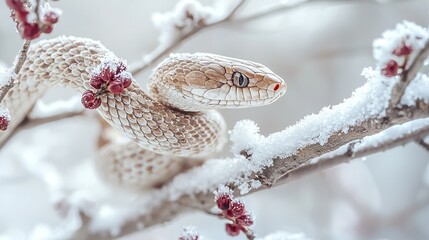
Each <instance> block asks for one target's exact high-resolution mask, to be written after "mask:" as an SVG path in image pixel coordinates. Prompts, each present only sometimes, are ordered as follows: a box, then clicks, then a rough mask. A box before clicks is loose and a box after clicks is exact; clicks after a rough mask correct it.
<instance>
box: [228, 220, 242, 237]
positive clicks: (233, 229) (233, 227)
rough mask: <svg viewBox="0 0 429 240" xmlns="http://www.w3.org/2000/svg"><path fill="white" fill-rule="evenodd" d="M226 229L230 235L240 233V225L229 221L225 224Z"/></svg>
mask: <svg viewBox="0 0 429 240" xmlns="http://www.w3.org/2000/svg"><path fill="white" fill-rule="evenodd" d="M225 230H226V233H228V235H229V236H232V237H234V236H237V235H238V234H240V226H239V225H237V224H233V223H227V224H226V225H225Z"/></svg>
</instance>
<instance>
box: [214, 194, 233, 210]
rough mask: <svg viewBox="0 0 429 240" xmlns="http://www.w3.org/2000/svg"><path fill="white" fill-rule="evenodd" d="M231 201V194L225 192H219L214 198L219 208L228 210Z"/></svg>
mask: <svg viewBox="0 0 429 240" xmlns="http://www.w3.org/2000/svg"><path fill="white" fill-rule="evenodd" d="M231 201H232V200H231V196H230V195H229V194H225V193H223V194H220V195H219V196H217V198H216V204H217V207H218V208H219V209H220V210H228V209H229V205H230V203H231Z"/></svg>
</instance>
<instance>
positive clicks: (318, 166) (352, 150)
mask: <svg viewBox="0 0 429 240" xmlns="http://www.w3.org/2000/svg"><path fill="white" fill-rule="evenodd" d="M424 120H429V119H424ZM416 121H421V120H416ZM427 122H428V121H426V123H427ZM409 123H412V122H409ZM404 125H405V126H397V127H402V128H404V129H406V128H409V126H406V124H404ZM386 131H389V130H386ZM427 134H429V125H423V126H422V127H420V128H418V129H415V130H414V131H411V132H409V133H406V134H404V135H402V136H401V137H399V138H391V139H388V140H383V142H382V143H381V144H380V145H369V144H366V145H363V146H362V145H361V146H362V147H359V145H360V144H362V141H357V142H352V143H350V144H347V145H346V146H343V147H341V148H340V149H339V150H342V151H340V152H339V153H338V154H328V156H321V157H319V158H317V159H314V160H313V161H311V162H310V163H309V164H306V165H303V166H301V167H299V168H296V169H293V170H291V171H289V172H288V173H286V174H285V175H284V176H283V177H282V178H281V179H279V181H278V182H277V184H284V183H286V182H290V181H293V180H295V179H298V178H300V177H302V176H307V175H309V174H312V173H315V172H320V171H322V170H325V169H327V168H330V167H333V166H337V165H339V164H342V163H347V162H349V161H351V160H353V159H356V158H360V157H365V156H367V155H370V154H374V153H377V152H382V151H386V150H388V149H391V148H394V147H397V146H401V145H404V144H406V143H409V142H412V141H414V140H415V139H419V138H421V137H423V136H426V135H427ZM377 137H378V136H377V135H374V136H372V138H377ZM370 139H371V137H370V138H369V140H370ZM367 140H368V139H367Z"/></svg>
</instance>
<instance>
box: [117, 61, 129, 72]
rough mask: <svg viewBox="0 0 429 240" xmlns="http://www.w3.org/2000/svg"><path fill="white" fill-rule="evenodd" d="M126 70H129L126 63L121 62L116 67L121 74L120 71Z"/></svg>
mask: <svg viewBox="0 0 429 240" xmlns="http://www.w3.org/2000/svg"><path fill="white" fill-rule="evenodd" d="M126 70H127V67H126V66H125V65H124V63H123V62H119V63H118V67H117V68H116V74H119V73H121V72H123V71H126Z"/></svg>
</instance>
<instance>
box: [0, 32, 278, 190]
mask: <svg viewBox="0 0 429 240" xmlns="http://www.w3.org/2000/svg"><path fill="white" fill-rule="evenodd" d="M112 57H114V55H113V54H112V53H111V52H110V51H109V50H107V49H106V48H105V47H104V46H103V45H101V44H100V43H99V42H96V41H93V40H89V39H82V38H75V37H60V38H55V39H52V40H47V41H40V42H38V43H36V44H34V45H33V46H32V47H31V48H30V50H29V52H28V57H27V60H26V62H25V64H24V65H23V67H22V69H21V72H20V74H19V75H18V77H17V79H16V84H15V86H14V87H13V89H11V90H10V91H9V92H8V94H7V96H6V98H5V99H4V101H3V103H2V105H5V106H6V107H7V108H8V109H9V110H10V113H11V116H12V123H11V125H10V126H9V129H8V130H7V131H6V132H3V133H0V143H1V142H3V141H4V140H5V139H6V137H7V136H8V135H9V134H10V132H11V131H12V130H13V129H14V128H16V127H17V125H18V124H19V123H20V122H21V121H22V120H23V119H24V118H25V116H26V115H27V114H28V112H29V111H30V109H31V107H32V106H33V104H34V103H35V101H36V100H37V99H38V98H39V97H40V96H41V95H42V94H43V93H44V92H45V91H46V90H47V89H48V88H50V87H51V86H53V85H55V84H59V85H62V86H67V87H72V88H74V89H76V90H78V91H80V92H84V91H86V90H88V89H92V87H91V86H90V84H89V79H90V75H91V73H92V72H93V70H94V69H95V68H96V67H97V66H98V65H100V64H101V62H102V61H103V59H106V58H112ZM149 89H150V90H149V91H150V96H149V95H148V94H146V93H145V92H144V91H143V89H142V88H141V87H140V86H139V85H138V84H137V83H136V81H134V80H133V82H132V84H131V86H130V87H128V88H127V89H126V90H125V91H124V92H123V93H122V94H116V95H114V94H112V93H107V94H105V95H103V96H101V101H102V104H101V106H100V107H99V108H98V109H97V111H98V113H99V114H100V115H101V116H102V117H103V118H104V119H105V120H106V121H107V122H108V123H109V124H110V125H111V126H113V127H114V128H116V129H117V130H118V131H119V132H120V133H122V134H123V135H125V136H126V137H127V138H128V139H129V140H130V141H126V142H122V143H113V144H111V145H109V146H107V147H105V148H104V149H103V150H102V151H101V154H100V157H99V160H98V161H97V163H98V164H97V165H98V166H99V169H100V170H101V172H102V173H103V176H105V177H106V178H107V179H108V180H110V181H111V182H113V183H116V184H120V185H130V186H139V187H141V186H151V185H155V184H159V183H162V182H163V181H165V180H166V179H167V178H168V177H169V176H171V175H172V174H174V172H176V171H178V169H180V167H181V165H182V164H183V162H184V160H183V158H197V157H204V156H208V155H210V154H212V153H214V152H216V151H218V150H219V149H220V148H221V147H222V145H223V143H224V142H225V141H226V140H225V139H226V136H225V134H226V126H225V123H224V121H223V118H222V116H221V115H220V114H219V113H218V112H217V111H215V110H210V109H214V108H220V107H227V108H235V107H251V106H258V105H263V104H268V103H271V102H273V101H275V100H276V99H278V98H279V97H280V96H282V95H283V94H284V92H285V91H286V85H285V83H284V81H283V80H282V79H281V78H280V77H278V76H277V75H275V74H274V73H272V72H271V71H270V70H269V69H268V68H267V67H265V66H263V65H260V64H257V63H254V62H250V61H245V60H239V59H234V58H228V57H223V56H218V55H213V54H202V53H198V54H176V55H171V56H170V57H169V58H167V59H166V60H164V62H162V63H161V64H160V65H159V66H158V68H157V69H156V70H155V71H154V74H153V76H152V78H151V81H150V83H149Z"/></svg>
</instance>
